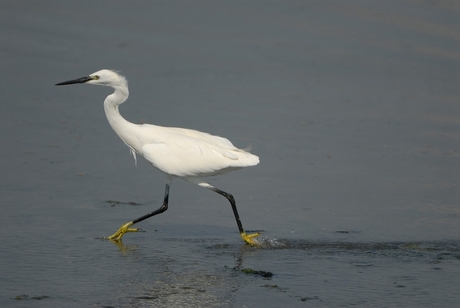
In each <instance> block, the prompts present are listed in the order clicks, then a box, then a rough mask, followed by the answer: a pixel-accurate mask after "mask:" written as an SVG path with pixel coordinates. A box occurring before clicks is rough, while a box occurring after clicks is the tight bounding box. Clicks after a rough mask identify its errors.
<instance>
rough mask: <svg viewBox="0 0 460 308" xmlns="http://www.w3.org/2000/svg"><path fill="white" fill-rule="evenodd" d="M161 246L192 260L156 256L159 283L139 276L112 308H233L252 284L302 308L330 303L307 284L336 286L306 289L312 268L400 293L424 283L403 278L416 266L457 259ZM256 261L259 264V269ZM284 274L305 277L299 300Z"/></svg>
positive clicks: (371, 248)
mask: <svg viewBox="0 0 460 308" xmlns="http://www.w3.org/2000/svg"><path fill="white" fill-rule="evenodd" d="M164 240H165V241H167V242H168V243H169V244H171V245H172V246H175V247H179V246H182V248H181V250H182V249H183V248H184V246H186V247H188V249H190V254H189V255H188V256H185V259H186V260H187V261H186V262H185V263H184V261H183V260H182V261H181V262H182V263H181V264H178V263H177V260H178V259H177V258H176V257H175V256H172V255H171V256H169V257H163V258H162V259H157V258H153V257H152V258H151V259H146V260H148V261H147V262H152V264H156V265H157V267H159V268H162V270H161V272H160V273H159V274H158V275H157V276H152V277H150V278H146V277H143V278H142V279H138V280H136V281H133V282H132V283H131V284H129V283H128V284H127V286H126V290H125V292H123V293H122V295H121V296H120V297H119V298H118V300H119V301H118V302H117V303H116V306H130V307H131V306H134V307H232V306H235V305H236V304H235V297H236V294H239V296H240V297H241V296H242V295H241V294H245V292H248V291H247V290H246V288H247V287H248V285H250V284H255V285H257V286H258V288H259V290H261V291H262V290H263V292H269V293H271V294H274V295H276V296H285V297H286V299H290V300H295V301H296V302H299V303H300V302H304V301H315V303H321V302H323V301H324V302H328V298H327V297H326V295H324V294H322V295H318V294H315V293H311V292H312V289H313V287H312V285H311V283H312V282H313V283H314V282H315V281H320V282H322V283H324V284H325V286H326V287H327V286H328V284H333V283H334V280H333V279H337V278H336V276H334V274H332V277H327V276H326V277H321V279H320V280H318V278H317V277H316V276H312V277H310V279H312V281H311V282H308V279H307V280H305V279H306V277H308V276H309V275H312V271H313V268H314V269H315V270H319V271H320V272H321V271H324V269H325V268H327V271H326V272H327V273H328V275H330V274H331V273H333V272H334V271H336V270H339V269H338V268H337V269H336V270H332V269H331V268H330V267H331V266H332V268H334V267H336V266H337V263H338V264H342V265H341V266H340V267H339V268H340V270H339V272H338V273H339V276H340V277H346V276H347V275H356V274H357V273H361V272H362V271H366V275H368V276H369V277H370V279H372V277H374V276H375V277H379V278H378V279H383V280H382V281H385V279H389V280H391V284H393V287H394V288H402V289H404V288H410V287H412V285H417V284H418V285H417V286H418V287H420V284H423V283H424V281H423V280H420V279H419V278H418V271H419V270H417V271H416V272H405V268H406V267H408V266H409V267H411V266H415V267H418V266H419V265H422V266H423V264H425V265H426V264H428V265H430V264H435V265H434V266H435V267H436V266H438V263H440V262H443V261H447V262H450V261H455V262H454V263H457V262H458V260H459V259H460V243H459V242H442V241H437V242H374V243H359V242H311V241H307V240H290V239H273V238H264V239H263V244H264V245H263V248H261V249H260V248H259V249H257V248H253V247H249V246H246V245H239V244H222V243H219V240H218V239H207V240H205V239H177V238H175V239H164ZM119 248H120V251H121V252H122V255H123V256H127V257H129V258H139V254H142V253H144V252H143V251H142V248H138V247H136V246H124V245H122V244H120V245H119ZM194 249H196V250H195V251H194ZM127 253H128V254H127ZM195 253H197V254H196V255H195ZM229 256H231V257H232V258H231V259H233V264H232V265H230V264H228V265H227V264H225V261H224V262H222V264H219V263H220V262H219V261H218V262H217V264H218V265H217V267H216V266H215V265H216V264H213V263H214V262H213V260H218V259H222V258H224V260H227V261H228V260H229V259H230V258H229ZM267 259H272V261H273V262H274V263H272V266H268V267H267V264H270V262H268V261H267ZM207 260H208V261H207ZM258 260H263V262H260V263H259V261H258ZM305 260H308V262H307V263H310V265H309V266H308V267H307V268H309V269H308V270H306V269H305V267H304V265H301V264H304V262H305ZM278 262H281V263H284V264H283V269H284V268H285V267H286V266H287V265H288V264H290V265H291V266H292V268H290V269H291V271H292V272H288V273H282V272H280V268H279V267H277V266H276V264H277V263H278ZM331 262H332V263H331ZM224 264H225V265H224ZM208 265H209V267H208ZM401 266H402V268H400V267H401ZM213 267H214V268H213ZM260 267H263V268H260ZM395 268H396V269H395ZM399 268H400V269H399ZM340 271H342V272H340ZM343 271H346V272H343ZM347 271H348V272H347ZM381 271H384V273H386V272H387V271H388V273H387V275H388V277H385V276H382V272H381ZM346 273H348V274H346ZM395 273H396V274H395ZM397 273H399V274H397ZM283 275H284V276H285V275H289V276H292V277H293V278H292V283H293V284H294V285H296V283H295V282H296V280H295V278H294V277H295V276H300V277H302V281H307V284H310V285H309V289H307V290H306V291H303V292H305V293H301V292H300V291H298V290H297V288H301V286H292V285H289V284H287V280H286V279H280V278H279V277H280V276H283ZM315 275H316V274H315ZM326 278H327V279H326ZM345 281H347V283H351V281H348V280H345ZM353 281H354V280H353ZM348 287H349V288H350V292H351V291H352V290H353V288H354V287H357V286H353V285H348ZM384 287H385V286H384ZM423 287H426V286H424V285H423ZM406 290H408V289H406ZM316 292H318V291H316ZM126 294H129V295H126ZM350 294H351V293H350ZM372 294H373V293H370V295H369V296H373V295H372ZM344 296H348V295H344ZM342 300H351V301H352V299H351V297H350V298H349V299H346V298H345V297H344V298H342Z"/></svg>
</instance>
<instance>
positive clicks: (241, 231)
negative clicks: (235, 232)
mask: <svg viewBox="0 0 460 308" xmlns="http://www.w3.org/2000/svg"><path fill="white" fill-rule="evenodd" d="M208 188H209V189H210V190H212V191H215V192H216V193H218V194H220V195H222V196H224V197H225V198H227V199H228V201H230V204H231V205H232V210H233V215H235V219H236V224H237V225H238V229H239V230H240V233H244V229H243V225H242V224H241V219H240V215H238V210H237V209H236V203H235V198H233V196H232V195H231V194H229V193H226V192H225V191H223V190H220V189H217V188H215V187H212V186H210V187H208Z"/></svg>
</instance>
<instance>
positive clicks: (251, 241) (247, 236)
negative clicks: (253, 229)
mask: <svg viewBox="0 0 460 308" xmlns="http://www.w3.org/2000/svg"><path fill="white" fill-rule="evenodd" d="M207 185H209V184H207ZM204 187H207V188H209V189H210V190H212V191H215V192H216V193H218V194H220V195H222V196H224V197H225V198H227V200H228V201H229V202H230V204H231V206H232V210H233V215H235V219H236V224H237V225H238V230H239V231H240V236H241V238H242V239H243V241H245V242H246V243H247V244H249V245H251V246H255V247H260V244H259V243H258V242H257V241H255V240H254V238H255V237H257V236H259V235H260V233H253V234H246V232H244V229H243V225H242V223H241V219H240V215H238V210H237V209H236V203H235V198H233V196H232V195H231V194H229V193H227V192H225V191H223V190H220V189H217V188H215V187H213V186H211V185H209V186H204Z"/></svg>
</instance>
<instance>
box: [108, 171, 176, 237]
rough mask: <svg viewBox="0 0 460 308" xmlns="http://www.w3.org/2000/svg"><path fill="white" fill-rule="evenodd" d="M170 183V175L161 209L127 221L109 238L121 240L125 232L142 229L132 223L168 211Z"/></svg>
mask: <svg viewBox="0 0 460 308" xmlns="http://www.w3.org/2000/svg"><path fill="white" fill-rule="evenodd" d="M170 185H171V178H170V177H168V179H167V181H166V187H165V196H164V200H163V204H162V205H161V207H160V208H159V209H157V210H155V211H153V212H151V213H148V214H145V215H144V216H141V217H139V218H136V219H134V220H133V221H130V222H127V223H125V224H124V225H122V226H121V227H120V229H118V231H117V232H115V233H114V234H112V235H111V236H109V237H107V239H108V240H112V241H121V238H122V237H123V235H125V233H128V232H138V231H140V230H141V229H139V228H130V227H131V226H132V225H134V224H136V223H138V222H141V221H143V220H145V219H147V218H150V217H152V216H155V215H158V214H161V213H163V212H164V211H166V210H167V209H168V199H169V186H170Z"/></svg>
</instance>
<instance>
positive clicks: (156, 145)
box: [56, 69, 260, 246]
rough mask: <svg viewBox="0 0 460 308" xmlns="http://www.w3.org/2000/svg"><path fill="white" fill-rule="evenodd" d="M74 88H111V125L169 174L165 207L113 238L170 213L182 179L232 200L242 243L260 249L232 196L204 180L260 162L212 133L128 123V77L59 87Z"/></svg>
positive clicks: (101, 74)
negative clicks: (123, 110) (124, 107)
mask: <svg viewBox="0 0 460 308" xmlns="http://www.w3.org/2000/svg"><path fill="white" fill-rule="evenodd" d="M69 84H90V85H101V86H108V87H112V88H113V89H114V90H115V91H114V92H113V93H112V94H110V95H109V96H107V98H106V99H105V101H104V110H105V115H106V116H107V120H108V121H109V124H110V126H112V128H113V130H114V131H115V133H117V135H118V136H119V137H120V138H121V140H123V142H124V143H125V144H126V145H127V146H128V147H129V148H130V150H131V153H132V154H133V155H134V159H136V154H139V155H142V156H143V157H144V158H145V159H146V160H147V161H148V162H150V163H151V164H152V166H153V167H155V168H157V169H158V170H160V171H162V172H163V173H164V174H165V175H166V188H165V195H164V201H163V205H162V206H161V207H160V208H158V209H157V210H155V211H153V212H151V213H148V214H146V215H144V216H141V217H139V218H137V219H134V220H133V221H130V222H128V223H126V224H124V225H122V226H121V228H120V229H119V230H118V231H117V232H115V233H114V234H113V235H111V236H109V237H108V239H110V240H115V241H120V240H121V238H122V237H123V235H124V234H125V233H127V232H137V231H139V230H140V229H137V228H131V226H132V225H134V224H136V223H138V222H141V221H143V220H145V219H147V218H149V217H152V216H155V215H157V214H161V213H163V212H164V211H166V210H167V209H168V197H169V187H170V185H171V181H172V178H173V177H180V178H182V179H184V180H186V181H187V182H191V183H194V184H197V185H199V186H201V187H206V188H209V189H210V190H212V191H215V192H216V193H218V194H221V195H222V196H224V197H225V198H227V199H228V201H230V204H231V206H232V209H233V214H234V215H235V219H236V223H237V225H238V229H239V232H240V235H241V238H242V239H243V240H244V241H245V242H246V243H248V244H249V245H253V246H258V243H257V241H255V240H254V238H255V237H256V236H259V235H260V233H254V234H246V232H245V231H244V229H243V226H242V224H241V220H240V217H239V215H238V211H237V209H236V204H235V199H234V198H233V196H232V195H231V194H229V193H227V192H225V191H222V190H220V189H217V188H215V187H214V186H212V185H210V184H208V183H207V182H205V181H204V180H203V179H202V178H203V177H207V176H213V175H217V174H222V173H226V172H228V171H231V170H235V169H239V168H244V167H248V166H254V165H257V164H258V163H259V157H257V156H256V155H253V154H251V153H248V152H247V151H245V150H242V149H238V148H236V147H235V146H234V145H233V144H232V143H231V142H230V141H229V140H228V139H226V138H222V137H219V136H213V135H210V134H208V133H204V132H200V131H196V130H192V129H185V128H178V127H162V126H157V125H150V124H141V125H139V124H134V123H131V122H128V121H127V120H125V119H124V118H123V117H122V116H121V115H120V112H119V111H118V106H119V105H120V104H122V103H123V102H125V101H126V99H127V98H128V95H129V91H128V83H127V81H126V79H125V77H123V76H121V75H120V74H118V73H116V72H114V71H112V70H106V69H103V70H100V71H97V72H95V73H93V74H91V75H89V76H87V77H82V78H79V79H75V80H69V81H64V82H61V83H58V84H56V85H58V86H60V85H69Z"/></svg>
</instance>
